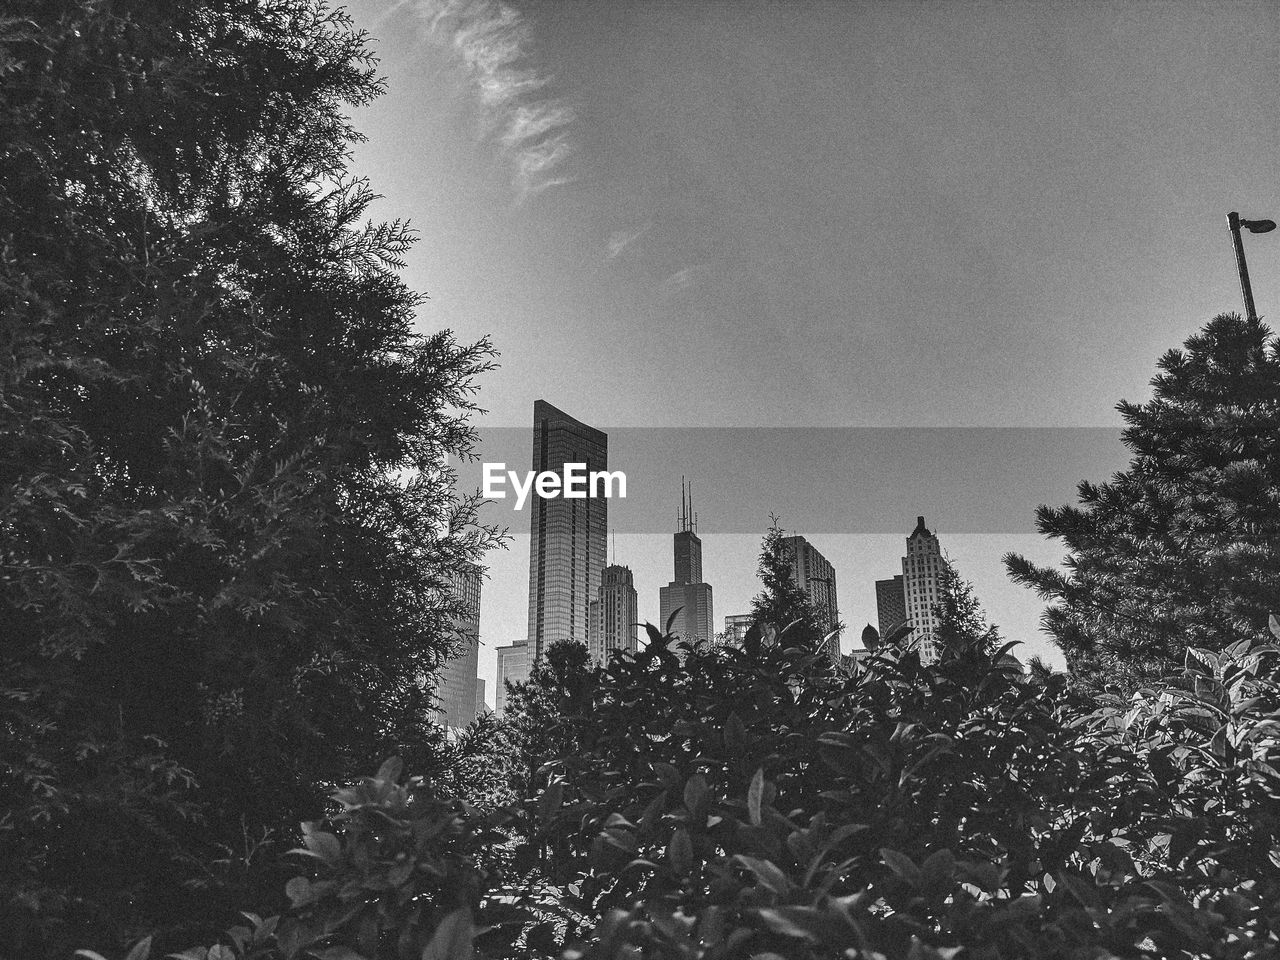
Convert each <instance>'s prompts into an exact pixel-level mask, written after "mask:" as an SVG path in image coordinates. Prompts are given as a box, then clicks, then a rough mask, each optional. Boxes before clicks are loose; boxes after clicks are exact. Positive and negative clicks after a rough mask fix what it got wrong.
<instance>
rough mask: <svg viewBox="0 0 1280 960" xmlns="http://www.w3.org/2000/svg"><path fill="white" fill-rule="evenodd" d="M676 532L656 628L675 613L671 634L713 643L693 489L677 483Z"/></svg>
mask: <svg viewBox="0 0 1280 960" xmlns="http://www.w3.org/2000/svg"><path fill="white" fill-rule="evenodd" d="M678 522H679V524H680V529H679V530H678V531H676V534H675V538H674V545H675V579H674V580H672V581H671V582H670V583H669V584H667V585H666V586H665V587H660V588H659V590H658V610H659V613H658V616H659V619H660V620H661V621H662V622H661V624H660V626H662V627H666V625H667V620H669V619H670V618H671V615H672V614H673V613H675V612H676V611H677V610H679V611H680V612H679V614H678V615H677V616H676V619H675V622H673V623H672V624H671V632H672V633H673V634H675V635H676V636H677V637H678V638H679V639H680V640H687V641H689V642H690V643H692V642H694V641H695V640H696V641H701V642H702V643H707V644H709V643H713V642H714V641H715V615H714V613H713V612H712V608H711V584H709V583H703V582H702V540H701V539H699V537H698V516H697V514H695V513H694V512H693V488H692V485H690V487H689V489H688V491H686V490H685V484H684V480H681V481H680V516H679V518H678Z"/></svg>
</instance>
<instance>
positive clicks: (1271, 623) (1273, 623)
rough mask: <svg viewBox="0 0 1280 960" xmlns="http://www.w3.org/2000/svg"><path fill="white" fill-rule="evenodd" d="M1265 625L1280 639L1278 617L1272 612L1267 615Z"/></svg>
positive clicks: (1279, 621) (1279, 620)
mask: <svg viewBox="0 0 1280 960" xmlns="http://www.w3.org/2000/svg"><path fill="white" fill-rule="evenodd" d="M1267 626H1268V627H1270V628H1271V635H1272V636H1273V637H1275V638H1276V639H1277V640H1280V619H1277V618H1276V615H1275V614H1274V613H1273V614H1271V615H1270V616H1268V617H1267Z"/></svg>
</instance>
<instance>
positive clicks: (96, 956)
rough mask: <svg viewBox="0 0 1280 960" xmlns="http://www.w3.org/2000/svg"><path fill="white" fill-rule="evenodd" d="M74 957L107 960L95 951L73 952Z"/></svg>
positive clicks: (88, 959) (86, 959) (87, 959)
mask: <svg viewBox="0 0 1280 960" xmlns="http://www.w3.org/2000/svg"><path fill="white" fill-rule="evenodd" d="M75 956H77V957H84V958H85V960H107V958H106V957H104V956H103V955H102V954H100V953H98V952H97V951H96V950H77V951H76V952H75ZM169 956H171V957H172V956H176V954H172V953H171V954H169Z"/></svg>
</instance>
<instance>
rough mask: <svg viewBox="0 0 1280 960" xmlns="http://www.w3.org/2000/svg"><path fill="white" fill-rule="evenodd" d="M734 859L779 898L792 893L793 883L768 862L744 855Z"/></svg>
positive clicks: (738, 855)
mask: <svg viewBox="0 0 1280 960" xmlns="http://www.w3.org/2000/svg"><path fill="white" fill-rule="evenodd" d="M733 859H734V861H735V862H736V863H738V864H740V865H742V866H743V867H745V868H746V869H747V870H750V871H751V873H752V874H754V875H755V878H756V880H757V881H758V882H759V883H760V885H761V886H763V887H765V888H766V889H769V890H772V891H773V892H774V893H776V894H778V895H779V896H786V894H787V893H788V892H789V891H790V889H791V881H790V880H788V879H787V875H786V874H785V873H783V872H782V871H781V870H780V869H778V867H777V866H776V865H775V864H773V863H771V862H769V861H768V860H757V859H756V858H755V857H747V856H743V855H742V854H737V855H736V856H734V858H733Z"/></svg>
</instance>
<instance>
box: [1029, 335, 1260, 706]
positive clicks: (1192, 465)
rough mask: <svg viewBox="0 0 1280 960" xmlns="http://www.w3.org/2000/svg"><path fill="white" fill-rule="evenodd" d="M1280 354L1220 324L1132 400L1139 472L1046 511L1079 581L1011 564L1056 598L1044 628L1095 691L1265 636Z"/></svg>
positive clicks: (1132, 439)
mask: <svg viewBox="0 0 1280 960" xmlns="http://www.w3.org/2000/svg"><path fill="white" fill-rule="evenodd" d="M1278 350H1280V346H1278V344H1277V341H1276V338H1274V337H1273V336H1272V334H1271V331H1270V330H1269V329H1268V328H1267V327H1266V326H1265V325H1264V324H1262V323H1261V322H1259V321H1257V320H1250V319H1242V318H1241V317H1240V316H1238V315H1236V314H1223V315H1220V316H1218V317H1215V318H1214V319H1213V320H1212V321H1210V322H1209V323H1208V325H1207V326H1206V327H1205V328H1204V330H1203V331H1201V332H1200V333H1198V334H1196V335H1195V336H1193V337H1191V338H1190V339H1188V340H1187V341H1186V344H1185V348H1184V349H1182V350H1177V349H1175V350H1170V351H1169V352H1168V353H1167V354H1165V356H1164V357H1163V358H1162V359H1161V360H1160V363H1159V369H1160V373H1159V375H1157V376H1156V377H1155V379H1153V380H1152V386H1153V387H1154V394H1153V396H1152V399H1151V400H1150V401H1149V402H1147V403H1144V404H1135V403H1128V402H1122V403H1120V404H1119V406H1118V408H1117V409H1119V411H1120V413H1121V415H1122V416H1123V418H1124V421H1125V423H1126V424H1127V426H1126V428H1125V430H1124V433H1123V439H1124V443H1125V445H1126V446H1127V447H1128V448H1129V449H1130V450H1131V451H1132V458H1131V460H1130V463H1129V467H1128V469H1126V470H1124V471H1122V472H1121V473H1118V474H1116V475H1115V476H1114V477H1113V478H1112V479H1111V481H1110V482H1107V483H1101V484H1095V483H1090V482H1087V481H1086V482H1084V483H1081V484H1080V486H1079V500H1080V503H1079V505H1078V506H1064V507H1060V508H1057V509H1053V508H1050V507H1043V506H1042V507H1041V508H1040V510H1039V512H1038V515H1037V516H1038V526H1039V529H1040V531H1041V532H1042V533H1044V534H1045V535H1047V536H1049V537H1053V538H1055V539H1059V540H1061V541H1062V542H1063V544H1064V545H1065V547H1066V549H1067V551H1068V553H1067V558H1066V566H1067V570H1066V572H1065V573H1064V572H1062V571H1060V570H1058V569H1055V568H1046V567H1039V566H1036V565H1034V564H1032V563H1031V562H1029V561H1028V560H1026V559H1025V558H1023V557H1020V556H1016V555H1012V554H1011V555H1009V556H1008V557H1006V558H1005V563H1006V565H1007V567H1008V569H1009V573H1010V576H1011V577H1012V578H1013V579H1014V581H1016V582H1018V583H1022V584H1025V585H1027V586H1030V587H1032V588H1034V589H1035V590H1036V591H1037V592H1038V593H1039V594H1040V596H1041V597H1042V598H1044V599H1046V600H1050V601H1052V605H1051V606H1050V607H1049V608H1048V610H1047V611H1046V613H1045V615H1044V621H1043V622H1044V626H1045V628H1046V629H1047V630H1048V631H1049V633H1050V634H1051V635H1052V636H1053V639H1054V641H1055V642H1056V643H1057V644H1058V646H1059V647H1060V648H1061V649H1062V651H1063V652H1064V653H1065V654H1066V657H1067V663H1068V666H1069V668H1070V669H1071V671H1072V673H1073V674H1074V675H1075V676H1076V677H1077V678H1079V679H1080V680H1081V681H1083V682H1084V683H1086V684H1089V685H1094V686H1104V685H1110V684H1115V685H1119V686H1120V687H1122V688H1133V687H1136V686H1139V685H1141V684H1144V683H1147V682H1151V681H1152V680H1154V679H1156V678H1158V677H1159V676H1160V675H1161V674H1167V673H1168V672H1169V671H1171V670H1172V669H1174V668H1175V667H1176V666H1178V665H1180V664H1181V663H1182V661H1183V658H1184V654H1185V651H1186V649H1187V647H1189V646H1192V647H1202V648H1207V649H1210V650H1221V649H1223V648H1224V647H1226V646H1228V645H1229V644H1231V643H1233V642H1235V641H1236V640H1238V639H1239V638H1240V637H1241V636H1248V635H1263V634H1264V631H1265V630H1266V628H1267V616H1268V613H1269V612H1270V610H1272V609H1274V607H1275V604H1276V597H1277V595H1280V447H1278V444H1280V440H1278V439H1277V438H1278V437H1280V352H1278Z"/></svg>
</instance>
